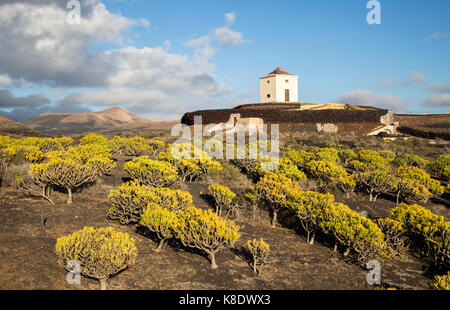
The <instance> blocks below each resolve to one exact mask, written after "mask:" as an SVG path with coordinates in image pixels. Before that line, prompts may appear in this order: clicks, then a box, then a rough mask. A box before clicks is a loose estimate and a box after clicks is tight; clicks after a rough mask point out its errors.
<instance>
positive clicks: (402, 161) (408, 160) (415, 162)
mask: <svg viewBox="0 0 450 310" xmlns="http://www.w3.org/2000/svg"><path fill="white" fill-rule="evenodd" d="M393 163H394V164H395V165H396V166H399V167H400V166H414V167H418V168H420V169H424V168H425V167H426V166H427V165H429V163H430V162H429V161H428V160H426V159H424V158H422V157H420V156H419V155H416V154H403V155H401V156H399V157H397V158H396V159H395V160H394V161H393Z"/></svg>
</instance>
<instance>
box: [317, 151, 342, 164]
mask: <svg viewBox="0 0 450 310" xmlns="http://www.w3.org/2000/svg"><path fill="white" fill-rule="evenodd" d="M338 153H339V152H338V150H336V149H335V148H330V147H324V148H318V149H315V150H314V155H315V160H324V161H330V162H334V163H336V162H337V161H338V160H339V155H338Z"/></svg>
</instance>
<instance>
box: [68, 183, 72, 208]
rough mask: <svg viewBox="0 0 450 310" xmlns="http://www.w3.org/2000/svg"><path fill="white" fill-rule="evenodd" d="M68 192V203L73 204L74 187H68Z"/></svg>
mask: <svg viewBox="0 0 450 310" xmlns="http://www.w3.org/2000/svg"><path fill="white" fill-rule="evenodd" d="M67 193H68V194H69V199H68V200H67V204H68V205H71V204H72V189H71V188H70V187H68V188H67Z"/></svg>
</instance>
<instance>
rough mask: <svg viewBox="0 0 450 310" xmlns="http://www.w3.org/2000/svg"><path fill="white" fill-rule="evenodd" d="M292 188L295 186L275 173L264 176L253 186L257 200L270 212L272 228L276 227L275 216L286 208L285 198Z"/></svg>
mask: <svg viewBox="0 0 450 310" xmlns="http://www.w3.org/2000/svg"><path fill="white" fill-rule="evenodd" d="M294 188H295V185H294V183H293V182H292V180H291V179H289V178H287V177H285V176H283V175H281V174H275V173H270V174H267V175H265V176H264V177H263V178H262V179H261V180H260V181H259V182H258V183H257V184H256V185H255V192H256V193H257V195H258V199H259V200H260V201H261V202H263V203H265V204H266V205H267V206H268V207H269V208H270V210H271V211H272V227H275V226H276V224H277V214H278V212H279V211H280V210H281V209H283V208H286V204H287V198H288V196H289V195H290V194H291V192H292V191H293V190H294Z"/></svg>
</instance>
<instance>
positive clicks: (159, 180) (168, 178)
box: [124, 156, 178, 187]
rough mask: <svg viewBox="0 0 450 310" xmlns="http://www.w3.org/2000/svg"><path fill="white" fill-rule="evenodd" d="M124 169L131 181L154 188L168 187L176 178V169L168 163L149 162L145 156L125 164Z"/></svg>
mask: <svg viewBox="0 0 450 310" xmlns="http://www.w3.org/2000/svg"><path fill="white" fill-rule="evenodd" d="M124 169H125V171H126V172H128V174H129V175H130V177H131V178H132V179H137V180H139V182H141V183H143V184H146V185H151V186H154V187H163V186H168V185H170V184H172V183H174V182H175V181H176V180H177V178H178V173H177V170H176V168H175V167H173V166H172V165H171V164H170V163H167V162H164V161H158V160H151V159H149V158H148V157H147V156H141V157H138V158H135V159H133V160H132V161H129V162H127V163H125V165H124Z"/></svg>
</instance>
